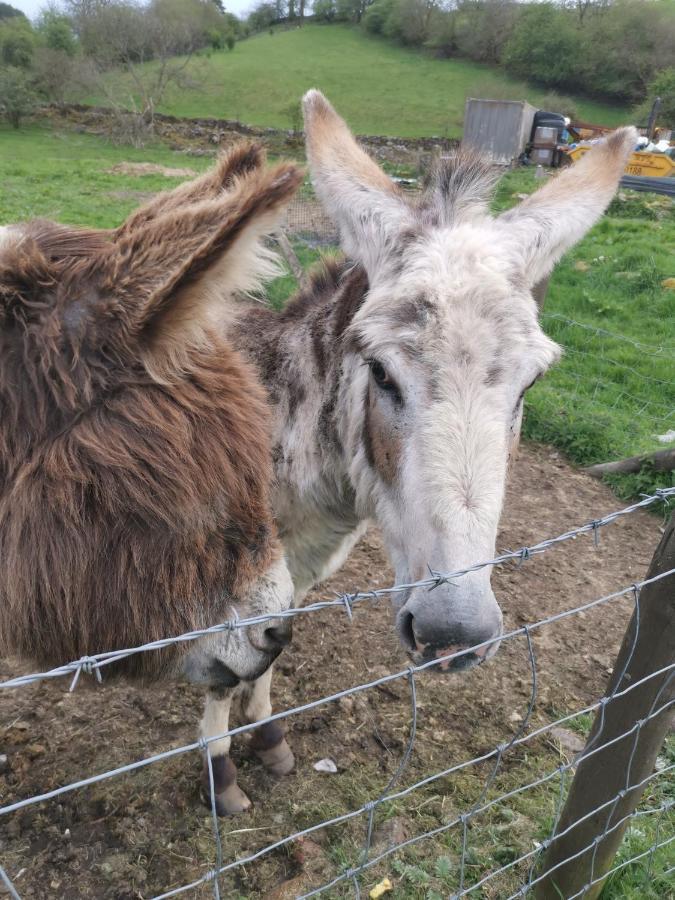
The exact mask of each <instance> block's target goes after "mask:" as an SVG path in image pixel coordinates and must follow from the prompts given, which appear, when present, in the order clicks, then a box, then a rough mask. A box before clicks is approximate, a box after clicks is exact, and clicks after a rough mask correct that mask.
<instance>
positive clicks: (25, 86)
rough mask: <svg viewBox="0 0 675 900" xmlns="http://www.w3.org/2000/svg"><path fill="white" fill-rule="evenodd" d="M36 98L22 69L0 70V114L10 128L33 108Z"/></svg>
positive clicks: (18, 124) (12, 67) (17, 123)
mask: <svg viewBox="0 0 675 900" xmlns="http://www.w3.org/2000/svg"><path fill="white" fill-rule="evenodd" d="M35 103H36V97H35V94H34V92H33V89H32V87H31V84H30V80H29V77H28V75H27V74H26V72H25V70H24V69H20V68H17V67H16V66H5V67H3V68H0V114H1V115H2V116H3V117H4V118H5V119H6V120H7V122H9V124H10V125H11V126H12V128H19V126H20V125H21V120H22V119H23V118H25V117H26V116H28V115H30V113H31V112H32V111H33V109H34V108H35Z"/></svg>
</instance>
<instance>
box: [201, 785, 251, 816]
mask: <svg viewBox="0 0 675 900" xmlns="http://www.w3.org/2000/svg"><path fill="white" fill-rule="evenodd" d="M202 800H203V801H204V804H205V806H207V807H208V808H209V809H212V803H211V798H210V797H209V795H208V794H207V793H206V792H205V791H202ZM215 807H216V815H218V816H236V815H238V814H239V813H243V812H246V810H247V809H250V808H251V801H250V800H249V798H248V797H247V796H246V794H245V793H244V792H243V791H242V789H241V788H240V787H239V785H238V784H237V783H236V782H235V783H234V784H231V785H230V786H229V787H226V788H225V790H224V791H221V793H220V794H216V795H215Z"/></svg>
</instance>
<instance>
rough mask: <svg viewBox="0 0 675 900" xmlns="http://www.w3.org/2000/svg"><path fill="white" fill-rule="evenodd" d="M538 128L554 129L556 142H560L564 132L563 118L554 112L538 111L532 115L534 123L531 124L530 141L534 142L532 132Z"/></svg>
mask: <svg viewBox="0 0 675 900" xmlns="http://www.w3.org/2000/svg"><path fill="white" fill-rule="evenodd" d="M539 126H544V127H546V128H555V129H557V131H558V140H559V141H561V140H562V134H563V131H564V130H565V116H563V115H561V114H560V113H554V112H546V111H545V110H543V109H540V110H538V111H537V112H536V113H535V114H534V121H533V123H532V133H531V135H530V141H533V140H534V132H535V130H536V129H537V128H539Z"/></svg>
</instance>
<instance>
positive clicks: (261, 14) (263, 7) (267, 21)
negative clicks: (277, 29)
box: [247, 2, 277, 32]
mask: <svg viewBox="0 0 675 900" xmlns="http://www.w3.org/2000/svg"><path fill="white" fill-rule="evenodd" d="M276 21H277V9H276V6H275V4H274V3H268V2H265V3H258V5H257V6H255V7H254V8H253V10H252V11H251V13H250V14H249V17H248V19H247V22H248V26H249V28H250V29H251V31H253V32H255V31H267V29H268V28H271V26H272V25H274V23H275V22H276Z"/></svg>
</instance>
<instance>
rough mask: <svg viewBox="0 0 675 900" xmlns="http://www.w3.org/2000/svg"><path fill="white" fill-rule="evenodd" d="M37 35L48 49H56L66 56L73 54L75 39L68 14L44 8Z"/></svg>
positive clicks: (75, 45)
mask: <svg viewBox="0 0 675 900" xmlns="http://www.w3.org/2000/svg"><path fill="white" fill-rule="evenodd" d="M37 31H38V35H39V36H40V38H41V40H42V42H43V43H44V45H45V46H46V47H48V48H49V49H50V50H58V51H60V52H61V53H65V54H66V56H75V53H76V51H77V41H76V38H75V34H74V32H73V26H72V23H71V21H70V19H69V18H68V16H64V15H61V14H60V13H57V12H54V10H46V11H45V12H44V13H43V14H42V16H41V19H40V22H39V24H38V29H37Z"/></svg>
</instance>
